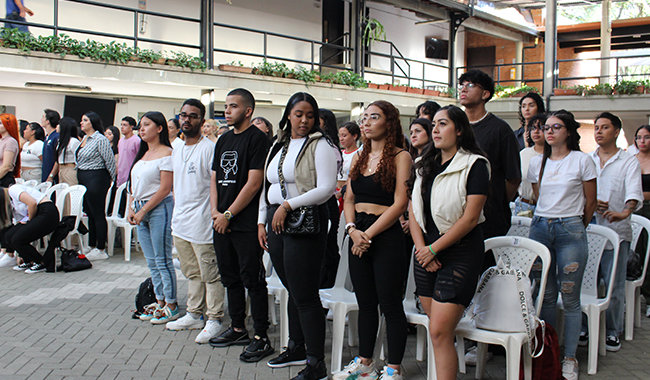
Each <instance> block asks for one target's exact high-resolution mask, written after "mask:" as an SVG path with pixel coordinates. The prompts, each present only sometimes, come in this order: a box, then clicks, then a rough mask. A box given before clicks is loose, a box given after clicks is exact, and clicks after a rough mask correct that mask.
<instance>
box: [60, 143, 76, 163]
mask: <svg viewBox="0 0 650 380" xmlns="http://www.w3.org/2000/svg"><path fill="white" fill-rule="evenodd" d="M79 145H81V141H79V139H77V138H76V137H70V141H68V146H67V147H66V148H65V150H64V151H61V154H59V165H63V164H74V158H75V152H76V151H77V148H79Z"/></svg>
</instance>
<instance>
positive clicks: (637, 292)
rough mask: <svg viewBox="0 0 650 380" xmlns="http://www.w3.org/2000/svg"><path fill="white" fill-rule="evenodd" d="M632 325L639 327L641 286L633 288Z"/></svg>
mask: <svg viewBox="0 0 650 380" xmlns="http://www.w3.org/2000/svg"><path fill="white" fill-rule="evenodd" d="M634 305H635V306H634V327H641V288H640V287H637V288H636V289H635V290H634Z"/></svg>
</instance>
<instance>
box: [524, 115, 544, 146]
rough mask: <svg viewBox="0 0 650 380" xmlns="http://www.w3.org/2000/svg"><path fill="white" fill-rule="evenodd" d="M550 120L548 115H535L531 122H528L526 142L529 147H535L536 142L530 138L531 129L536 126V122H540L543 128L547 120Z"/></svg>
mask: <svg viewBox="0 0 650 380" xmlns="http://www.w3.org/2000/svg"><path fill="white" fill-rule="evenodd" d="M547 118H548V114H547V113H537V114H535V115H533V116H532V117H531V118H530V120H528V125H526V142H527V143H528V146H534V145H535V141H533V138H532V137H530V129H531V128H532V127H533V126H534V125H535V123H536V122H538V121H539V126H540V127H541V126H542V125H544V124H545V123H546V119H547Z"/></svg>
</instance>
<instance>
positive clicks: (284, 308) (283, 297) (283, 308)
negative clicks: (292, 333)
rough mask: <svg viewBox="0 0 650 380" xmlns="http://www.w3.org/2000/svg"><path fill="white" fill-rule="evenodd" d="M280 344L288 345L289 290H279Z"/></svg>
mask: <svg viewBox="0 0 650 380" xmlns="http://www.w3.org/2000/svg"><path fill="white" fill-rule="evenodd" d="M280 344H281V345H282V346H283V347H289V291H287V289H281V290H280Z"/></svg>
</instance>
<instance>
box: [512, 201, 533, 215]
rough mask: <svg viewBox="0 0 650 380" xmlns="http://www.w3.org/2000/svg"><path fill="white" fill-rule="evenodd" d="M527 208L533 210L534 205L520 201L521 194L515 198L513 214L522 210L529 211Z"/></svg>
mask: <svg viewBox="0 0 650 380" xmlns="http://www.w3.org/2000/svg"><path fill="white" fill-rule="evenodd" d="M529 210H530V211H533V212H535V206H534V205H531V204H528V203H526V202H522V201H521V196H519V197H517V199H515V211H514V215H515V216H516V215H517V214H518V213H520V212H522V211H529Z"/></svg>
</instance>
